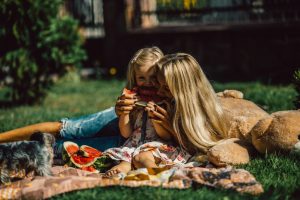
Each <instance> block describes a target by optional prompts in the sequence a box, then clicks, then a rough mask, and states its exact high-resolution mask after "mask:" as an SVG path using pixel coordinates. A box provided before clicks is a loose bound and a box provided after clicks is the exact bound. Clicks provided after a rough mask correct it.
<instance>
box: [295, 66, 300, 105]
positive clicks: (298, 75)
mask: <svg viewBox="0 0 300 200" xmlns="http://www.w3.org/2000/svg"><path fill="white" fill-rule="evenodd" d="M294 83H295V89H296V91H297V97H296V100H295V107H296V108H298V109H300V70H297V71H295V73H294Z"/></svg>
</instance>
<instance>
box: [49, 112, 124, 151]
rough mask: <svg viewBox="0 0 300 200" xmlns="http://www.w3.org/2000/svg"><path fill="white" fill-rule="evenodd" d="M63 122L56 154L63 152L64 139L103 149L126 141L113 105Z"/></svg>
mask: <svg viewBox="0 0 300 200" xmlns="http://www.w3.org/2000/svg"><path fill="white" fill-rule="evenodd" d="M61 122H62V129H61V130H60V137H59V138H58V140H57V143H56V146H55V154H56V155H57V154H61V151H62V144H63V142H64V141H72V142H75V143H77V144H78V145H83V144H85V145H89V146H92V147H94V148H97V149H99V150H101V151H104V150H106V149H108V148H112V147H117V146H120V145H121V144H122V143H123V142H124V139H123V138H121V136H120V131H119V126H118V118H117V115H116V113H115V109H114V108H113V107H112V108H108V109H106V110H103V111H100V112H98V113H94V114H90V115H85V116H81V117H78V118H70V119H68V118H64V119H62V120H61Z"/></svg>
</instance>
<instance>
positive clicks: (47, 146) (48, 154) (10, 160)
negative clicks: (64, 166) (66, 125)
mask: <svg viewBox="0 0 300 200" xmlns="http://www.w3.org/2000/svg"><path fill="white" fill-rule="evenodd" d="M54 143H55V138H54V136H53V135H51V134H50V133H41V132H37V133H34V134H32V136H31V137H30V141H19V142H10V143H3V144H0V179H1V180H0V183H4V184H9V183H10V182H11V179H12V178H16V177H18V178H25V176H26V175H28V174H29V173H34V174H35V175H39V176H50V175H51V166H52V163H53V146H54ZM22 171H23V172H24V173H23V177H22V176H21V177H20V175H19V176H18V175H16V174H18V173H20V172H22Z"/></svg>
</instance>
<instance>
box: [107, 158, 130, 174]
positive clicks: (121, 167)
mask: <svg viewBox="0 0 300 200" xmlns="http://www.w3.org/2000/svg"><path fill="white" fill-rule="evenodd" d="M130 170H131V163H129V162H126V161H122V162H121V163H120V164H118V165H116V166H114V167H112V168H111V169H110V170H108V171H107V172H106V173H105V176H107V177H112V176H114V175H116V174H119V173H126V174H127V173H128V172H129V171H130Z"/></svg>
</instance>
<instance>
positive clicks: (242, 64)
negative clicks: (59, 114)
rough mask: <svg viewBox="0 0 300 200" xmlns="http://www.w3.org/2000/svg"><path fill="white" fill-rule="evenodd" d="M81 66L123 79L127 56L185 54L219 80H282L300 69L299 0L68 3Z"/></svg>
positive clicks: (101, 0)
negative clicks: (78, 34)
mask: <svg viewBox="0 0 300 200" xmlns="http://www.w3.org/2000/svg"><path fill="white" fill-rule="evenodd" d="M65 9H66V12H68V13H69V14H71V15H72V16H73V17H74V18H76V19H78V20H79V22H80V26H81V28H82V31H83V34H84V36H85V38H86V41H85V45H84V47H85V49H86V50H87V53H88V58H89V59H88V60H87V62H86V63H85V66H89V67H91V68H93V69H97V68H100V69H101V72H103V73H108V74H111V75H114V74H115V73H117V75H118V76H123V75H124V72H125V70H126V66H127V63H128V61H129V59H130V57H131V56H132V55H133V53H134V52H135V51H136V50H137V49H139V48H142V47H145V46H152V45H157V46H159V47H160V48H161V49H162V50H163V51H164V52H165V53H174V52H187V53H190V54H192V55H193V56H195V57H196V58H197V60H198V61H199V62H200V64H201V66H202V67H203V68H204V70H205V71H206V73H207V74H208V76H209V77H210V78H211V79H213V80H218V81H249V80H250V81H253V80H261V81H264V82H272V83H287V82H289V81H290V80H291V76H292V74H293V72H294V71H295V69H297V68H299V67H300V26H299V25H300V1H298V0H109V1H108V0H107V1H106V0H77V1H76V0H69V1H66V2H65Z"/></svg>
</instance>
